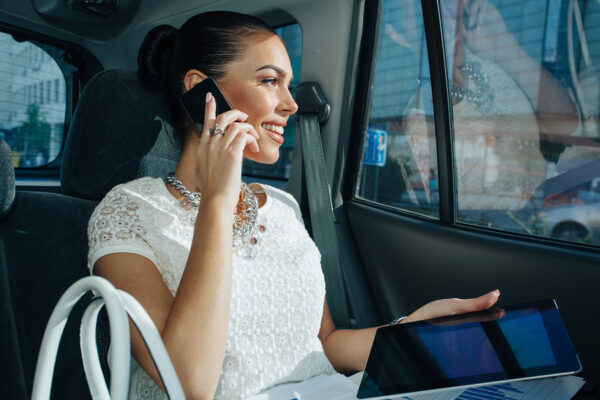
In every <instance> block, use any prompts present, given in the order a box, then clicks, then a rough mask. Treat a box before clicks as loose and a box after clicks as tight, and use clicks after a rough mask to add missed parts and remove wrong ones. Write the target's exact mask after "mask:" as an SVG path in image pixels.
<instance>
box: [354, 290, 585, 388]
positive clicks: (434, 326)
mask: <svg viewBox="0 0 600 400" xmlns="http://www.w3.org/2000/svg"><path fill="white" fill-rule="evenodd" d="M580 369H581V365H580V363H579V359H578V358H577V355H576V354H575V351H574V349H573V346H572V344H571V341H570V339H569V337H568V335H567V332H566V329H565V327H564V325H563V323H562V319H561V317H560V314H559V312H558V308H557V307H556V304H555V302H554V301H553V300H544V301H539V302H535V303H529V304H523V305H517V306H510V307H505V308H492V309H490V310H486V311H482V312H477V313H469V314H463V315H458V316H452V317H443V318H437V319H434V320H428V321H419V322H414V323H407V324H401V325H396V326H389V327H383V328H380V329H378V330H377V334H376V336H375V340H374V342H373V346H372V348H371V353H370V355H369V360H368V362H367V367H366V369H365V373H364V375H363V378H362V382H361V385H360V388H359V391H358V395H357V397H358V398H369V397H377V396H385V395H394V394H401V393H412V392H418V391H424V390H432V389H440V388H449V387H456V386H466V385H476V384H488V383H492V382H498V381H506V380H513V379H523V378H532V377H541V376H551V375H558V374H565V373H573V372H577V371H579V370H580Z"/></svg>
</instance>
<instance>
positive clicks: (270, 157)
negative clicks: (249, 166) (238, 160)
mask: <svg viewBox="0 0 600 400" xmlns="http://www.w3.org/2000/svg"><path fill="white" fill-rule="evenodd" d="M269 150H270V149H269ZM244 158H245V159H247V160H252V161H254V162H257V163H261V164H275V163H276V162H277V160H279V148H277V149H273V150H271V151H263V150H262V149H261V151H259V152H258V153H253V152H251V151H246V152H244Z"/></svg>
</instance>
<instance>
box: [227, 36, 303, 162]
mask: <svg viewBox="0 0 600 400" xmlns="http://www.w3.org/2000/svg"><path fill="white" fill-rule="evenodd" d="M250 41H251V44H250V45H249V46H248V48H247V49H246V51H245V53H244V55H243V56H242V57H240V58H239V59H238V60H236V61H234V62H232V63H231V64H229V66H228V67H227V72H226V74H225V76H224V77H223V78H222V79H219V80H218V84H219V87H220V88H221V90H222V92H223V94H224V95H225V97H226V98H227V101H228V102H229V104H230V105H231V107H232V108H234V109H238V110H241V111H243V112H245V113H246V114H248V120H247V121H246V122H247V123H249V124H251V125H252V126H254V129H256V132H257V133H258V136H259V139H258V146H259V147H260V151H259V152H258V153H253V152H251V151H249V150H248V149H246V150H245V151H244V157H246V158H248V159H250V160H253V161H257V162H260V163H263V164H272V163H274V162H276V161H277V159H278V158H279V147H280V146H281V144H282V143H283V127H284V126H286V124H287V122H288V117H289V116H290V115H292V114H294V113H295V112H296V111H297V110H298V105H297V104H296V102H295V101H294V99H293V98H292V95H291V94H290V91H289V85H290V82H291V81H292V66H291V64H290V59H289V57H288V54H287V51H286V50H285V47H284V45H283V43H282V41H281V39H279V37H278V36H277V35H270V34H269V35H267V34H259V35H256V36H253V37H252V38H251V39H250Z"/></svg>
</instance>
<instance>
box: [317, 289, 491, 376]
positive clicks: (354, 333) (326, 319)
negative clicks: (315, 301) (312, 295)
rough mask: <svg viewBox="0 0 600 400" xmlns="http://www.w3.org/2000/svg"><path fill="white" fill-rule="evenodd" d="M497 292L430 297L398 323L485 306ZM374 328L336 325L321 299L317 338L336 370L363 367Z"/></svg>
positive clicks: (478, 309)
mask: <svg viewBox="0 0 600 400" xmlns="http://www.w3.org/2000/svg"><path fill="white" fill-rule="evenodd" d="M498 296H500V292H499V291H498V290H494V291H493V292H490V293H487V294H484V295H483V296H480V297H477V298H474V299H443V300H436V301H432V302H431V303H427V304H426V305H424V306H423V307H421V308H419V309H418V310H417V311H415V312H413V313H412V314H410V315H409V316H408V317H407V318H406V319H404V320H403V321H402V322H401V323H405V322H413V321H420V320H423V319H430V318H437V317H442V316H444V315H454V314H462V313H466V312H471V311H480V310H485V309H487V308H490V307H491V306H492V305H493V304H494V303H496V301H497V300H498ZM382 326H385V325H382ZM377 328H379V327H373V328H367V329H336V328H335V324H334V323H333V319H332V318H331V314H330V313H329V306H328V305H327V300H325V305H324V307H323V319H322V320H321V330H320V331H319V339H321V343H322V344H323V349H324V350H325V354H326V355H327V358H328V359H329V361H330V362H331V364H332V365H333V367H334V368H335V369H336V371H339V372H355V371H362V370H364V369H365V366H366V365H367V359H368V358H369V352H370V351H371V345H372V344H373V339H374V338H375V332H376V331H377Z"/></svg>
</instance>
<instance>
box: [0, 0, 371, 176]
mask: <svg viewBox="0 0 600 400" xmlns="http://www.w3.org/2000/svg"><path fill="white" fill-rule="evenodd" d="M65 3H67V2H65V1H64V0H21V1H10V0H1V4H0V24H2V25H5V26H6V27H7V28H8V29H10V28H13V29H14V28H17V29H20V30H23V31H25V32H27V33H33V34H36V35H37V36H38V40H40V41H43V40H44V38H48V37H50V38H53V39H55V40H58V41H64V42H69V43H74V44H76V45H78V46H81V47H83V48H85V49H87V50H89V51H90V52H91V53H92V54H94V56H96V57H97V58H98V60H99V61H100V63H101V64H102V66H103V67H104V69H112V68H125V69H135V68H136V56H137V48H138V46H139V43H140V42H141V41H142V39H143V37H144V35H145V34H146V33H147V32H148V31H149V30H150V29H151V28H152V27H154V26H156V25H159V24H170V25H173V26H175V27H178V26H180V25H181V24H182V23H183V22H184V21H185V20H186V19H187V18H189V17H191V16H192V15H195V14H198V13H200V12H205V11H211V10H227V11H236V12H241V13H247V14H252V15H256V16H259V17H261V18H263V19H264V20H265V21H266V22H267V23H269V24H270V25H272V26H281V25H285V24H288V23H290V22H293V21H294V20H295V21H297V22H298V23H299V24H300V26H301V29H302V41H303V44H302V67H301V70H302V73H301V77H300V79H301V80H303V81H317V82H319V83H320V85H321V87H322V89H323V91H324V93H325V96H326V97H327V99H328V100H329V102H330V103H331V104H332V115H331V118H330V120H329V122H328V124H327V125H326V126H325V127H324V128H323V145H324V151H325V153H326V155H327V154H328V153H329V154H331V155H332V156H330V157H326V159H327V161H326V162H327V172H328V174H329V176H330V177H334V176H335V175H336V174H335V171H334V169H335V155H336V153H337V145H338V133H339V128H340V122H341V121H340V119H341V118H342V115H344V118H350V117H351V116H350V115H346V113H342V112H341V111H342V110H341V108H342V104H343V103H344V102H343V99H344V88H345V87H346V85H345V83H346V74H347V73H348V71H350V70H351V68H349V65H348V64H349V63H348V62H347V61H348V49H349V48H353V44H354V43H355V42H356V37H352V36H351V32H352V21H353V13H354V11H355V9H356V7H357V5H358V4H361V3H363V1H360V0H328V1H322V0H316V1H315V0H277V1H274V0H252V1H248V0H169V1H164V0H120V10H121V14H119V11H118V12H117V13H115V14H114V15H113V16H111V17H109V18H106V19H102V18H98V17H93V16H91V15H89V14H87V13H82V12H74V11H73V10H72V9H70V8H68V6H65ZM36 6H37V8H38V9H42V10H51V11H52V10H54V11H53V12H54V13H55V14H56V13H57V12H60V11H61V10H62V11H64V15H65V18H62V19H60V18H55V17H52V16H48V15H43V14H41V13H40V12H38V11H37V9H36ZM52 7H54V9H52ZM60 7H62V8H60ZM56 10H58V11H56ZM123 10H125V11H127V13H128V14H127V15H125V14H126V13H125V11H123ZM79 17H80V18H79ZM69 19H71V21H69ZM336 105H337V106H336ZM342 125H345V124H342ZM338 172H339V171H338ZM292 174H294V172H293V171H292ZM292 181H293V179H292ZM291 184H292V183H291Z"/></svg>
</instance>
